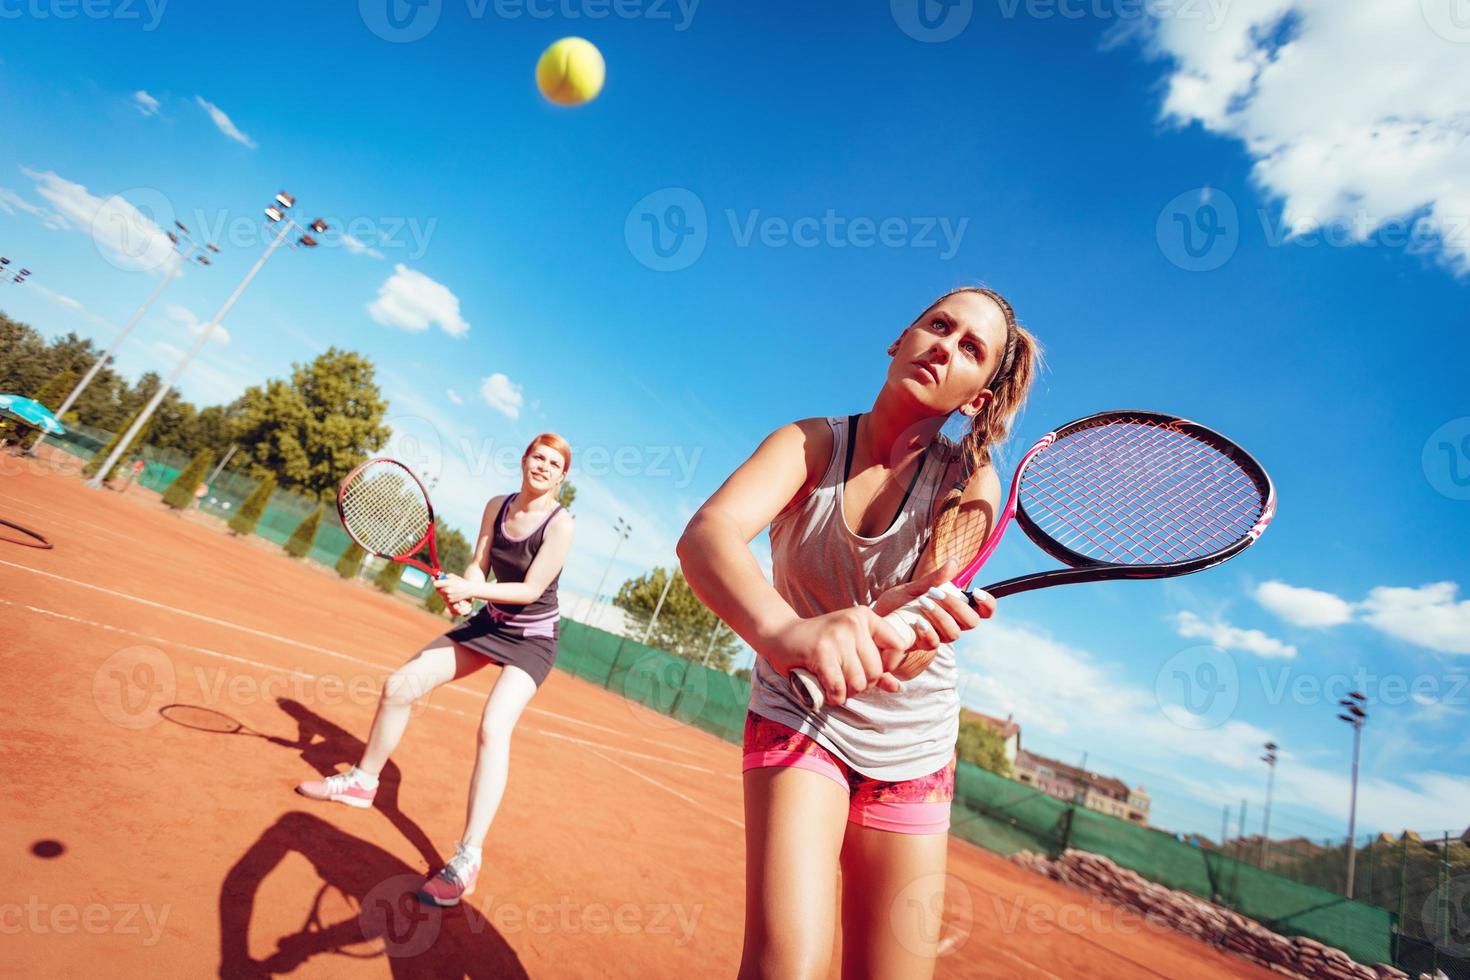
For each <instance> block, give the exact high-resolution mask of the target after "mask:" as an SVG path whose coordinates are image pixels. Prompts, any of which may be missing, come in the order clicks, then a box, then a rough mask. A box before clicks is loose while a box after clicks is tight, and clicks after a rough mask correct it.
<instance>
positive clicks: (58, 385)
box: [24, 371, 77, 447]
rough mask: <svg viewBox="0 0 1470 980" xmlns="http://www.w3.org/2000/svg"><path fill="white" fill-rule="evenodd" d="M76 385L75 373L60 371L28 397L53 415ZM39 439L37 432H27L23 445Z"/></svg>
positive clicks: (28, 444)
mask: <svg viewBox="0 0 1470 980" xmlns="http://www.w3.org/2000/svg"><path fill="white" fill-rule="evenodd" d="M76 383H77V375H76V372H75V371H61V372H58V373H57V374H53V375H52V376H51V378H50V380H49V381H47V382H46V383H45V384H44V385H42V386H41V390H40V391H38V392H36V393H35V394H34V395H32V396H30V397H32V398H34V399H35V400H36V401H38V402H40V403H41V404H42V405H45V406H46V407H47V408H49V409H51V411H52V412H53V413H54V412H55V411H56V410H57V409H58V408H60V407H61V403H62V402H63V401H65V400H66V396H67V394H68V393H70V391H71V389H72V387H73V386H74V385H75V384H76ZM39 437H40V433H39V432H37V431H34V430H33V431H30V432H27V433H26V435H25V439H24V445H25V446H27V447H29V446H30V445H31V444H32V443H34V442H35V441H36V439H38V438H39Z"/></svg>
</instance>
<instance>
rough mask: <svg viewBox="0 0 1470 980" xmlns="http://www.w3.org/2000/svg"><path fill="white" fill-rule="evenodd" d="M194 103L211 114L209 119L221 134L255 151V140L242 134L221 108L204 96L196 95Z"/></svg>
mask: <svg viewBox="0 0 1470 980" xmlns="http://www.w3.org/2000/svg"><path fill="white" fill-rule="evenodd" d="M194 101H195V102H196V103H198V105H199V108H201V109H203V110H204V111H205V112H207V113H209V118H210V119H211V120H213V122H214V125H215V127H216V128H217V129H218V130H219V131H220V132H221V133H224V134H225V135H226V136H228V137H229V138H230V139H232V140H234V141H235V142H236V143H240V144H243V145H244V146H248V147H250V148H251V149H252V150H253V149H255V141H254V140H253V139H251V138H250V137H249V136H246V135H245V134H244V133H242V132H240V129H239V127H237V126H236V125H235V124H234V122H233V121H232V120H231V119H230V117H229V116H228V115H226V114H225V110H223V109H221V108H220V107H219V106H217V105H215V104H214V103H213V102H210V101H209V100H208V99H206V98H204V96H202V95H196V96H194Z"/></svg>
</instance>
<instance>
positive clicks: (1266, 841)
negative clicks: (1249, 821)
mask: <svg viewBox="0 0 1470 980" xmlns="http://www.w3.org/2000/svg"><path fill="white" fill-rule="evenodd" d="M1277 748H1278V746H1277V745H1276V743H1275V742H1267V743H1266V745H1265V749H1266V754H1265V755H1263V756H1261V761H1262V762H1264V763H1265V764H1266V766H1267V767H1268V768H1267V770H1266V815H1265V817H1264V819H1263V820H1262V821H1261V867H1262V868H1264V867H1265V866H1266V858H1267V857H1268V856H1269V854H1270V852H1271V793H1272V791H1273V790H1274V789H1275V788H1276V749H1277Z"/></svg>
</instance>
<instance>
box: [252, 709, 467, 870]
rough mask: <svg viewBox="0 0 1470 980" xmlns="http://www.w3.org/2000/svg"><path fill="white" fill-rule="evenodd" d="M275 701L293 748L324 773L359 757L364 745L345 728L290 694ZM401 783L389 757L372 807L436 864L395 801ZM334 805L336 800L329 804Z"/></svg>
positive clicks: (423, 836)
mask: <svg viewBox="0 0 1470 980" xmlns="http://www.w3.org/2000/svg"><path fill="white" fill-rule="evenodd" d="M276 704H277V705H278V706H279V707H280V709H281V710H282V711H284V712H285V713H286V714H288V715H290V716H291V718H292V719H293V720H294V721H295V722H296V741H295V742H294V743H291V744H292V747H293V748H296V749H298V750H299V751H300V752H301V758H302V760H304V761H305V762H306V764H307V765H309V766H311V767H312V768H313V769H315V770H316V771H317V772H319V773H321V774H322V775H323V776H330V775H331V774H332V773H334V772H336V771H337V770H339V769H340V768H341V767H342V764H343V763H344V762H349V763H351V762H356V761H357V760H358V759H360V758H362V750H363V749H364V748H366V745H365V744H364V743H363V740H362V739H361V738H359V737H358V736H356V735H354V734H352V733H351V732H349V731H347V730H346V729H345V728H339V727H338V726H336V725H334V724H332V723H331V722H330V721H327V720H326V719H325V718H323V717H322V716H321V715H319V714H317V713H316V712H314V711H312V710H311V709H310V708H308V707H306V706H305V705H304V704H301V703H300V702H299V701H292V700H291V699H290V698H277V699H276ZM402 783H403V773H402V771H401V770H400V769H399V768H398V765H397V764H396V763H394V762H393V761H392V760H389V762H388V764H387V765H385V766H384V767H383V771H382V772H381V773H379V774H378V793H377V795H376V796H375V797H374V798H373V809H375V810H378V811H381V812H382V813H383V815H384V816H386V817H387V818H388V820H389V822H390V823H392V824H393V826H394V828H395V829H396V830H397V831H398V832H399V833H400V834H402V835H403V838H404V840H406V841H408V842H409V843H410V844H412V845H413V848H414V850H416V851H418V852H419V854H420V855H422V856H423V859H424V864H425V865H428V866H429V867H434V868H437V867H439V866H440V864H442V861H441V859H440V857H439V852H438V851H437V850H436V849H435V848H434V845H433V844H432V843H430V841H429V835H428V834H426V833H424V831H423V828H422V827H420V826H419V825H418V824H417V823H415V822H414V821H413V820H411V819H409V817H408V815H407V814H405V813H404V812H403V810H402V809H401V808H400V807H399V805H398V791H399V788H400V786H401V785H402ZM328 805H335V804H328Z"/></svg>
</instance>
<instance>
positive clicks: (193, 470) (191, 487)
mask: <svg viewBox="0 0 1470 980" xmlns="http://www.w3.org/2000/svg"><path fill="white" fill-rule="evenodd" d="M213 465H214V451H213V450H211V449H201V450H199V451H198V452H197V453H195V454H194V458H193V459H191V460H189V465H188V466H186V467H184V468H183V469H182V470H180V471H179V475H178V476H176V477H174V482H172V483H170V484H169V485H168V488H167V489H166V490H164V491H163V502H164V503H165V504H168V505H169V506H170V507H172V508H173V509H174V510H188V509H189V508H190V507H192V506H193V505H194V492H195V491H196V490H198V489H199V485H200V484H201V483H203V482H204V478H205V477H206V476H208V475H209V468H210V467H211V466H213Z"/></svg>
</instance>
